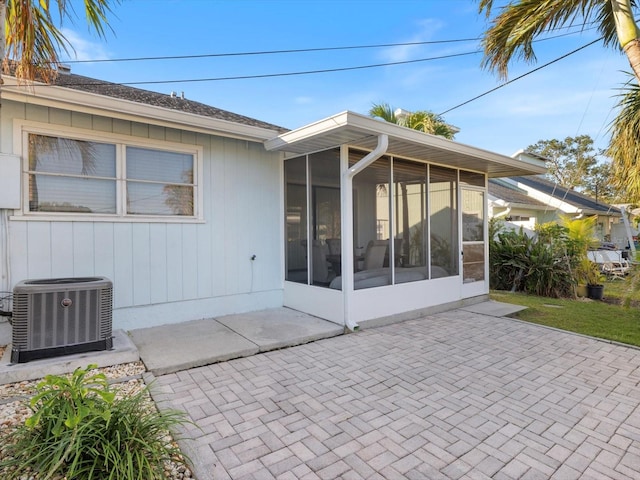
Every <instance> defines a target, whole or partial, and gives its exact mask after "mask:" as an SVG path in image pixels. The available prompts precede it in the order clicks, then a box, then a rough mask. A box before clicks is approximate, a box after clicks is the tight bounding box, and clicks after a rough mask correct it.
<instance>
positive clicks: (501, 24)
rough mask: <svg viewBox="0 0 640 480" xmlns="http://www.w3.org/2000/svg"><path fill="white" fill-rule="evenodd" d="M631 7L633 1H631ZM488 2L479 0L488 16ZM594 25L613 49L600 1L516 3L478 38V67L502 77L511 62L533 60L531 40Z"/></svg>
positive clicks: (606, 5) (607, 8)
mask: <svg viewBox="0 0 640 480" xmlns="http://www.w3.org/2000/svg"><path fill="white" fill-rule="evenodd" d="M631 5H632V8H635V7H636V0H631ZM492 7H493V1H492V0H481V2H480V11H481V12H482V11H484V12H485V13H486V14H487V15H488V16H489V15H490V13H491V9H492ZM592 23H595V24H596V25H597V27H598V30H599V32H600V33H601V34H602V36H603V40H602V41H603V44H604V45H605V46H617V47H618V48H619V43H618V41H617V33H616V28H615V22H614V18H613V12H612V7H611V4H610V2H608V1H602V0H517V1H511V2H509V3H508V4H507V5H505V6H503V7H502V8H501V9H500V12H499V13H498V15H497V16H496V17H495V18H494V19H493V20H492V26H491V27H490V28H489V29H488V30H487V31H486V32H485V34H484V37H483V39H482V45H483V47H484V59H483V61H482V65H483V67H484V68H488V69H489V70H492V71H494V72H496V73H497V74H498V75H499V76H500V77H501V78H506V77H507V73H508V66H509V63H510V62H511V61H512V60H524V61H525V62H528V63H532V62H535V61H536V55H535V51H534V48H533V41H534V40H535V39H536V38H538V37H539V36H540V35H542V34H544V33H548V32H551V31H553V30H555V29H558V28H562V27H567V26H575V25H580V26H582V27H583V28H584V27H586V26H587V25H590V24H592Z"/></svg>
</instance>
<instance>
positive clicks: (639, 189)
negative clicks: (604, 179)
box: [607, 82, 640, 203]
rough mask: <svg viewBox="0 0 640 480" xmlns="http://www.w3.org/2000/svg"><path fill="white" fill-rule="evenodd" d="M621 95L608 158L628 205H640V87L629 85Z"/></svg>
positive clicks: (633, 84)
mask: <svg viewBox="0 0 640 480" xmlns="http://www.w3.org/2000/svg"><path fill="white" fill-rule="evenodd" d="M623 92H624V93H621V94H620V96H619V102H618V108H619V113H618V116H617V117H616V118H615V120H614V121H613V122H612V124H611V141H610V142H609V148H608V150H607V155H608V156H609V157H610V158H611V161H612V169H613V179H614V183H615V184H616V187H617V188H618V189H620V190H621V191H623V192H625V197H626V200H627V201H628V202H632V203H637V202H640V163H639V162H638V159H640V86H639V85H638V84H637V83H631V82H629V83H627V84H626V85H625V87H624V88H623Z"/></svg>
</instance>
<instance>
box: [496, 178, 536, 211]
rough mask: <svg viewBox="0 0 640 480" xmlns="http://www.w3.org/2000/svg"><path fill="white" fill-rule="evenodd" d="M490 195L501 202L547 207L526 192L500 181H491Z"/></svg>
mask: <svg viewBox="0 0 640 480" xmlns="http://www.w3.org/2000/svg"><path fill="white" fill-rule="evenodd" d="M489 193H490V194H491V195H493V196H494V197H496V198H499V199H500V200H504V201H505V202H509V203H518V204H521V205H531V206H532V207H546V206H547V205H546V204H544V203H542V202H541V201H539V200H536V199H535V198H532V197H530V196H528V195H527V193H526V192H525V191H524V190H521V189H519V188H518V187H517V186H515V185H513V184H511V183H508V182H505V181H503V180H500V179H496V178H490V179H489Z"/></svg>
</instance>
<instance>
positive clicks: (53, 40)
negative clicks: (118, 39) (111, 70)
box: [0, 0, 120, 81]
mask: <svg viewBox="0 0 640 480" xmlns="http://www.w3.org/2000/svg"><path fill="white" fill-rule="evenodd" d="M119 2H120V0H83V4H84V11H85V17H86V21H87V24H88V26H89V28H90V29H92V30H93V31H95V33H97V34H98V36H100V37H104V35H105V27H108V25H109V23H108V19H107V15H108V14H109V13H110V12H111V5H112V4H115V3H119ZM52 3H53V4H54V5H53V7H54V10H53V11H52ZM55 6H57V8H55ZM74 16H75V15H74V10H73V5H71V0H55V1H54V2H52V1H51V0H0V28H2V29H3V30H2V31H0V33H1V34H2V35H1V36H2V38H4V41H2V42H0V44H1V47H0V48H2V49H1V50H0V58H1V59H2V71H3V72H4V73H8V72H9V68H10V67H11V70H12V74H14V75H15V76H16V78H18V79H19V80H33V79H35V78H36V77H37V78H39V79H41V80H44V81H51V80H53V79H54V78H55V75H56V72H57V66H58V65H59V64H60V57H59V53H60V52H61V51H64V52H67V53H69V52H70V51H73V46H72V45H71V44H70V43H69V41H68V40H67V39H66V38H65V36H64V35H63V34H62V32H61V30H60V27H59V26H61V25H62V23H63V21H73V20H74ZM56 24H58V25H59V26H57V25H56Z"/></svg>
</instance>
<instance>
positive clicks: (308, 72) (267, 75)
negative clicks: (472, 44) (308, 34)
mask: <svg viewBox="0 0 640 480" xmlns="http://www.w3.org/2000/svg"><path fill="white" fill-rule="evenodd" d="M479 53H482V51H481V50H476V51H473V52H464V53H453V54H450V55H440V56H438V57H429V58H419V59H415V60H403V61H400V62H387V63H376V64H371V65H358V66H355V67H339V68H326V69H319V70H304V71H299V72H281V73H265V74H259V75H236V76H230V77H212V78H189V79H181V80H146V81H140V82H118V83H115V85H158V84H169V83H196V82H219V81H224V80H247V79H255V78H272V77H291V76H297V75H312V74H317V73H333V72H346V71H350V70H363V69H367V68H379V67H388V66H393V65H407V64H411V63H419V62H428V61H432V60H442V59H445V58H454V57H462V56H467V55H477V54H479ZM88 85H95V83H91V82H82V83H79V82H69V83H65V86H88Z"/></svg>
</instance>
